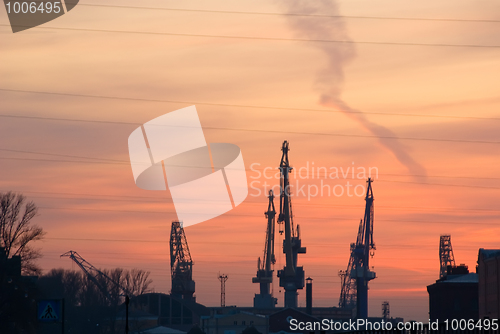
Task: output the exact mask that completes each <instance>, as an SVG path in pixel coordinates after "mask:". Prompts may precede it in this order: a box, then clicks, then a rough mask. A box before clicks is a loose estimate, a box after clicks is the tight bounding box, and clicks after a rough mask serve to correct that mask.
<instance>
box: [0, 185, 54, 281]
mask: <svg viewBox="0 0 500 334" xmlns="http://www.w3.org/2000/svg"><path fill="white" fill-rule="evenodd" d="M37 211H38V209H37V207H36V205H35V203H33V202H31V201H30V202H26V198H25V197H24V196H23V195H21V194H15V193H12V192H8V193H0V247H3V248H4V249H5V253H6V255H7V257H11V256H14V255H19V256H21V263H22V273H23V274H24V275H40V274H41V269H40V268H39V267H38V266H37V265H36V264H35V260H37V259H38V258H40V257H41V253H40V250H38V249H35V248H32V247H31V242H32V241H36V240H41V239H42V238H43V236H44V235H45V232H44V231H43V229H42V228H41V227H39V226H37V225H34V224H32V223H31V220H32V219H33V218H34V217H35V216H36V214H37Z"/></svg>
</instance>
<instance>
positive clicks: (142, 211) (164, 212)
mask: <svg viewBox="0 0 500 334" xmlns="http://www.w3.org/2000/svg"><path fill="white" fill-rule="evenodd" d="M38 208H39V209H46V210H61V211H91V212H93V211H95V212H120V213H140V214H144V213H149V214H161V215H165V214H176V212H175V211H152V210H148V211H145V210H116V209H94V208H72V207H47V206H38ZM397 209H401V210H403V208H397ZM422 209H424V208H422ZM431 209H432V208H428V210H426V211H429V212H435V211H438V212H439V211H444V212H447V211H461V209H450V210H434V211H431ZM465 211H476V210H473V209H471V210H465ZM478 211H491V212H497V211H498V210H478ZM223 217H251V218H255V217H256V215H251V214H227V213H226V214H224V216H223ZM294 217H295V218H299V219H313V220H319V221H332V220H336V219H337V220H340V219H342V220H350V219H351V218H344V217H342V218H341V217H311V216H296V215H294ZM378 221H384V220H381V219H378ZM389 221H397V222H405V221H404V220H389ZM409 222H415V221H409ZM420 222H422V223H426V222H429V223H441V222H436V221H420ZM443 223H453V224H458V223H456V222H443ZM467 224H472V223H468V222H467ZM473 224H477V223H473Z"/></svg>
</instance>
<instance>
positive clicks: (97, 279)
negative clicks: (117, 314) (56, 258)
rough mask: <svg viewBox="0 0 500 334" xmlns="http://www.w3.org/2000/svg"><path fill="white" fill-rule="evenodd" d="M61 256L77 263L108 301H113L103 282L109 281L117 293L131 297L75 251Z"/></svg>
mask: <svg viewBox="0 0 500 334" xmlns="http://www.w3.org/2000/svg"><path fill="white" fill-rule="evenodd" d="M61 257H69V258H70V259H71V260H73V261H74V262H75V263H76V264H77V265H78V267H80V269H81V270H82V271H83V272H84V273H85V274H86V275H87V277H88V278H89V279H90V280H91V281H92V282H93V283H94V284H95V285H96V286H97V288H98V289H99V291H101V293H102V294H103V296H104V297H106V298H107V299H108V300H109V301H110V302H112V301H113V300H112V298H111V294H110V292H109V290H108V289H107V288H106V287H105V286H104V285H103V282H107V283H110V285H111V286H113V288H114V289H116V291H117V292H118V295H120V296H129V297H133V294H132V293H131V292H130V291H128V290H127V289H126V288H124V287H123V286H121V285H120V284H119V283H117V282H116V281H115V280H113V279H112V278H110V277H109V276H108V275H106V274H105V273H103V272H102V271H100V270H99V269H97V268H96V267H94V266H93V265H92V264H90V263H89V262H87V261H86V260H85V259H84V258H83V257H81V256H80V254H78V253H77V252H75V251H72V250H70V251H68V252H66V253H64V254H62V255H61Z"/></svg>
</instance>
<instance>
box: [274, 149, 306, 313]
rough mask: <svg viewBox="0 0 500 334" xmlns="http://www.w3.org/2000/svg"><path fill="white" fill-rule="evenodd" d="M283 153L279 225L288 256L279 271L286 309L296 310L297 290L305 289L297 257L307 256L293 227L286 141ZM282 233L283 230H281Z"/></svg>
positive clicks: (298, 233) (301, 268) (298, 230)
mask: <svg viewBox="0 0 500 334" xmlns="http://www.w3.org/2000/svg"><path fill="white" fill-rule="evenodd" d="M281 151H282V152H283V154H282V156H281V162H280V167H279V169H280V173H281V179H280V213H279V216H278V224H280V227H282V226H283V225H284V228H285V239H284V240H283V253H284V254H285V256H286V262H285V267H284V268H283V269H282V270H278V277H279V279H280V287H283V288H284V289H285V307H291V308H296V307H297V290H298V289H303V288H304V284H305V280H304V268H303V267H298V266H297V255H298V254H305V253H306V248H305V247H302V245H301V240H300V229H299V225H297V229H295V228H294V225H293V214H292V201H291V192H290V180H289V177H290V172H291V171H292V167H290V164H289V161H288V151H289V148H288V142H287V141H286V140H285V141H284V142H283V146H282V147H281ZM280 233H282V230H281V228H280Z"/></svg>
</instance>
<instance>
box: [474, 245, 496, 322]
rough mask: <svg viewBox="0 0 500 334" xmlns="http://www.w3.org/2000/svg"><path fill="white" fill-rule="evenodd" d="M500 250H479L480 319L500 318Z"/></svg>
mask: <svg viewBox="0 0 500 334" xmlns="http://www.w3.org/2000/svg"><path fill="white" fill-rule="evenodd" d="M499 269H500V249H483V248H481V249H480V250H479V255H478V260H477V273H478V275H479V317H480V318H481V319H485V318H489V319H498V318H500V276H499V275H498V272H499Z"/></svg>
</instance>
